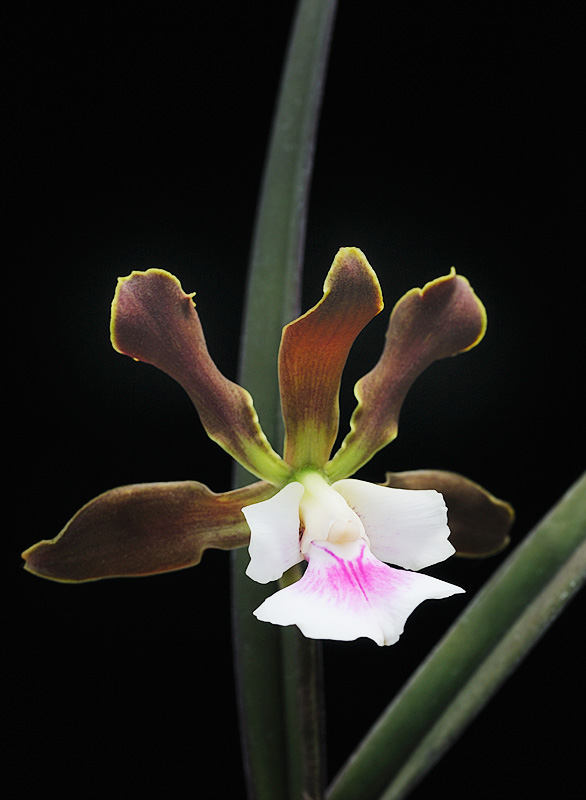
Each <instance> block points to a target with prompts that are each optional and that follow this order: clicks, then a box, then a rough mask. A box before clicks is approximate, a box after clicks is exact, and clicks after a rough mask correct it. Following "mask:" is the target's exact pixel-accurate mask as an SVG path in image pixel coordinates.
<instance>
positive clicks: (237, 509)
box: [22, 481, 276, 582]
mask: <svg viewBox="0 0 586 800" xmlns="http://www.w3.org/2000/svg"><path fill="white" fill-rule="evenodd" d="M275 491H276V489H275V488H274V487H273V486H271V485H270V484H268V483H265V482H264V481H261V482H258V483H253V484H251V485H250V486H246V487H244V488H243V489H236V490H235V491H233V492H225V493H224V494H215V493H214V492H212V491H210V490H209V489H208V488H207V487H206V486H204V485H203V484H202V483H197V482H195V481H178V482H174V483H144V484H137V485H135V486H121V487H119V488H117V489H112V490H111V491H109V492H105V493H104V494H101V495H99V496H98V497H96V498H95V499H94V500H91V501H90V502H89V503H88V504H87V505H85V506H84V507H83V508H81V509H80V510H79V511H78V512H77V514H76V515H75V516H74V517H73V518H72V519H71V520H70V521H69V522H68V523H67V525H66V526H65V528H64V529H63V530H62V531H61V533H60V534H59V535H58V536H57V537H55V539H50V540H44V541H41V542H38V543H37V544H35V545H33V546H32V547H30V548H29V549H28V550H26V551H25V552H24V553H23V554H22V555H23V558H24V559H25V561H26V564H25V569H27V570H29V571H30V572H32V573H34V574H36V575H40V576H41V577H43V578H50V579H52V580H56V581H65V582H78V581H92V580H97V579H98V578H109V577H116V576H118V577H122V576H128V577H129V576H139V575H153V574H155V573H157V572H170V571H171V570H177V569H184V568H185V567H191V566H193V565H194V564H197V563H199V561H200V559H201V557H202V554H203V551H204V550H205V549H206V548H208V547H215V548H219V549H220V550H230V549H232V548H235V547H244V546H245V545H247V544H248V541H249V538H250V531H249V529H248V525H247V523H246V520H245V518H244V515H243V514H242V511H241V509H242V508H243V507H244V506H247V505H251V504H252V503H257V502H260V501H261V500H267V499H268V498H269V497H271V496H272V495H273V494H274V493H275Z"/></svg>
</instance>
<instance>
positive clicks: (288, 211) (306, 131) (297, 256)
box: [232, 0, 336, 800]
mask: <svg viewBox="0 0 586 800" xmlns="http://www.w3.org/2000/svg"><path fill="white" fill-rule="evenodd" d="M335 10H336V2H335V0H302V2H300V4H299V7H298V11H297V16H296V19H295V23H294V28H293V32H292V36H291V41H290V45H289V50H288V53H287V57H286V62H285V69H284V73H283V79H282V84H281V87H280V93H279V100H278V105H277V109H276V114H275V119H274V123H273V131H272V136H271V142H270V146H269V152H268V157H267V162H266V165H265V172H264V178H263V183H262V189H261V197H260V201H259V207H258V210H257V220H256V229H255V233H254V241H253V247H252V253H251V259H250V272H249V279H248V287H247V298H246V307H245V319H244V327H243V334H242V345H241V358H240V375H239V378H240V382H241V383H242V385H243V386H244V387H245V388H247V389H248V390H249V391H250V392H252V393H253V394H254V396H255V397H256V398H257V403H256V406H257V411H258V414H259V418H260V420H261V423H262V425H263V428H264V430H265V431H266V433H267V436H268V437H269V439H270V440H271V441H272V443H273V445H274V446H278V445H279V444H280V441H281V439H282V435H283V429H282V421H281V413H280V399H279V387H278V382H277V369H276V365H277V353H278V347H279V341H280V336H281V329H282V328H283V326H284V325H285V324H286V323H288V322H290V321H291V320H292V319H293V318H294V317H296V316H297V314H298V305H299V295H300V285H301V271H302V258H303V249H304V243H305V225H306V218H307V205H308V194H309V181H310V176H311V172H312V164H313V153H314V147H315V138H316V131H317V120H318V117H319V110H320V105H321V97H322V92H323V85H324V80H325V72H326V62H327V57H328V52H329V44H330V40H331V34H332V28H333V23H334V16H335ZM249 481H250V477H249V476H248V474H247V473H246V472H245V471H244V470H243V469H242V468H239V467H237V468H236V471H235V486H242V485H244V484H246V483H248V482H249ZM247 563H248V554H247V552H246V551H238V550H237V551H235V552H234V553H233V555H232V593H233V630H234V648H235V660H236V677H237V685H238V697H239V705H240V716H241V727H242V733H243V737H244V741H243V746H244V751H245V753H244V754H245V768H246V772H247V782H248V791H249V795H250V797H251V798H254V800H289V798H290V800H293V798H295V800H297V799H298V798H300V797H302V796H303V793H304V792H305V793H306V795H307V796H311V797H312V798H313V799H314V800H318V798H319V797H321V796H322V790H321V783H322V775H321V766H320V753H319V741H320V732H319V713H318V708H317V705H318V700H317V694H318V693H317V689H316V686H317V680H318V662H319V652H318V644H317V643H316V642H314V641H310V640H306V639H304V638H303V637H302V636H301V634H300V633H299V632H298V631H297V630H280V629H277V628H275V627H273V626H270V625H259V624H258V621H257V620H256V619H255V617H253V615H252V611H253V610H254V609H255V608H257V607H258V606H259V605H260V603H261V602H262V601H263V600H264V599H265V597H266V596H267V592H268V591H270V590H269V589H268V588H267V586H263V585H261V584H258V583H254V582H253V581H251V580H250V579H249V578H248V577H247V576H246V575H245V569H246V566H247ZM302 674H303V680H302V679H301V676H302ZM300 686H304V687H305V690H304V692H303V697H302V701H301V702H298V699H297V691H298V687H300Z"/></svg>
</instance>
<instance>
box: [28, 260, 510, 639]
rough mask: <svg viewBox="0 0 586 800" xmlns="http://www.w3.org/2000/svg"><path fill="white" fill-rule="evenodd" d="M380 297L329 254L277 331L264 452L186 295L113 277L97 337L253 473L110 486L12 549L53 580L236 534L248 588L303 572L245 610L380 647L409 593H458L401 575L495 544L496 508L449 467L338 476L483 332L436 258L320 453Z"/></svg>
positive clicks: (352, 468) (504, 516) (397, 313)
mask: <svg viewBox="0 0 586 800" xmlns="http://www.w3.org/2000/svg"><path fill="white" fill-rule="evenodd" d="M382 308H383V302H382V294H381V289H380V286H379V282H378V279H377V277H376V274H375V273H374V271H373V269H372V268H371V266H370V265H369V263H368V261H367V260H366V258H365V256H364V254H363V253H362V252H361V251H360V250H358V249H357V248H353V247H345V248H341V249H340V250H339V252H338V253H337V255H336V258H335V260H334V262H333V265H332V267H331V269H330V271H329V273H328V275H327V278H326V281H325V285H324V295H323V298H322V299H321V300H320V302H319V303H317V305H316V306H314V307H313V308H312V309H310V310H309V311H308V312H307V313H305V314H304V315H303V316H301V317H300V318H299V319H297V320H295V321H293V322H291V323H290V324H289V325H287V326H285V328H284V329H283V334H282V340H281V347H280V351H279V364H278V368H279V386H280V393H281V407H282V413H283V421H284V430H285V444H284V452H283V456H282V457H281V456H280V455H278V453H277V452H276V451H275V450H274V449H273V448H272V446H271V445H270V443H269V442H268V440H267V438H266V437H265V435H264V433H263V431H262V429H261V427H260V424H259V421H258V417H257V414H256V412H255V409H254V406H253V402H252V398H251V397H250V395H249V393H248V392H247V391H246V390H245V389H244V388H242V387H241V386H239V385H237V384H236V383H233V382H232V381H230V380H228V379H227V378H225V377H224V376H223V375H222V374H221V373H220V371H219V370H218V369H217V367H216V365H215V364H214V362H213V360H212V358H211V356H210V354H209V352H208V349H207V346H206V343H205V339H204V335H203V331H202V327H201V324H200V321H199V317H198V314H197V311H196V309H195V304H194V302H193V294H186V293H185V292H184V291H183V289H182V288H181V285H180V283H179V281H178V280H177V278H175V277H174V276H173V275H171V274H170V273H168V272H166V271H163V270H159V269H149V270H147V271H146V272H132V274H131V275H129V276H128V277H125V278H121V279H120V280H119V282H118V286H117V289H116V293H115V297H114V301H113V304H112V322H111V337H112V343H113V346H114V348H115V349H116V350H117V351H119V352H121V353H124V354H126V355H128V356H131V357H132V358H133V359H135V360H137V361H144V362H147V363H149V364H153V365H154V366H156V367H158V368H159V369H161V370H163V371H164V372H166V373H167V374H168V375H170V376H171V377H172V378H174V379H175V380H176V381H178V382H179V383H180V384H181V385H182V386H183V388H184V389H185V390H186V391H187V393H188V395H189V396H190V398H191V400H192V401H193V404H194V405H195V408H196V409H197V412H198V414H199V417H200V420H201V422H202V424H203V426H204V428H205V430H206V432H207V434H208V435H209V436H210V437H211V438H212V439H213V440H214V441H216V442H217V443H218V444H219V445H220V446H221V447H223V448H224V450H226V451H227V452H228V453H229V454H230V455H231V456H232V457H233V458H235V459H236V460H237V461H238V462H239V463H240V464H242V465H243V466H244V467H245V468H246V469H247V470H248V471H249V472H250V473H251V474H252V475H254V476H256V477H257V478H258V479H259V480H258V481H257V482H255V483H252V484H250V485H249V486H245V487H244V488H241V489H236V490H234V491H230V492H225V493H220V494H216V493H214V492H212V491H210V489H208V488H207V487H206V486H204V485H203V484H201V483H198V482H195V481H180V482H173V483H153V484H141V485H135V486H125V487H119V488H117V489H113V490H111V491H108V492H106V493H104V494H102V495H100V496H99V497H97V498H95V499H94V500H92V501H91V502H90V503H88V504H87V505H85V506H84V507H83V508H82V509H81V510H80V511H79V512H78V513H77V514H76V515H75V516H74V517H73V518H72V519H71V521H70V522H69V523H68V524H67V525H66V527H65V528H64V529H63V531H62V532H61V533H60V534H59V535H58V536H57V537H56V538H55V539H51V540H45V541H42V542H39V543H38V544H36V545H34V546H33V547H31V548H30V549H29V550H27V551H26V552H25V553H24V554H23V556H24V558H25V560H26V568H27V569H28V570H30V571H31V572H33V573H35V574H37V575H41V576H43V577H46V578H51V579H53V580H58V581H68V582H78V581H88V580H96V579H98V578H103V577H113V576H136V575H149V574H154V573H158V572H165V571H170V570H177V569H182V568H185V567H189V566H193V565H195V564H197V563H198V562H199V561H200V559H201V556H202V553H203V551H204V550H205V549H206V548H208V547H214V548H220V549H231V548H235V547H243V546H246V545H248V546H249V553H250V563H249V566H248V568H247V571H246V572H247V575H248V576H249V577H250V578H251V579H253V580H255V581H259V582H261V583H268V582H270V581H276V580H279V579H281V578H282V577H283V576H284V574H285V573H286V572H288V571H289V570H290V569H291V568H292V567H295V566H296V565H298V564H306V565H307V567H306V569H305V571H304V573H303V575H302V577H301V578H300V579H299V580H297V581H295V582H293V583H290V584H289V585H287V586H285V587H284V588H281V589H280V590H278V591H276V592H275V593H274V594H273V595H271V596H270V597H268V599H266V600H265V601H264V602H263V603H262V605H261V606H260V607H259V608H258V609H257V610H256V611H255V615H256V616H257V617H258V619H260V620H263V621H267V622H272V623H275V624H278V625H291V624H295V625H297V626H298V627H299V628H300V630H301V631H302V632H303V633H304V634H305V635H306V636H308V637H312V638H329V639H340V640H351V639H356V638H358V637H369V638H371V639H373V640H374V641H375V642H376V643H378V644H379V645H384V644H393V643H394V642H396V641H397V640H398V638H399V636H400V635H401V633H402V631H403V628H404V625H405V622H406V619H407V618H408V616H409V614H410V613H411V612H412V611H413V610H414V609H415V608H416V607H417V606H418V605H419V604H420V603H421V602H422V601H423V600H426V599H432V598H445V597H449V596H450V595H453V594H456V593H459V592H462V591H463V590H462V589H460V588H459V587H457V586H453V585H452V584H449V583H446V582H444V581H441V580H438V579H436V578H433V577H430V576H428V575H424V574H420V573H419V572H418V571H419V570H421V569H423V568H425V567H428V566H430V565H432V564H435V563H437V562H439V561H443V560H444V559H446V558H448V557H449V556H450V555H452V554H453V553H455V552H456V551H457V552H459V553H461V554H464V555H483V554H488V553H491V552H495V551H497V550H499V549H501V547H503V546H504V544H506V541H507V539H506V537H507V532H508V529H509V527H510V525H511V522H512V511H511V509H510V506H508V504H506V503H503V502H502V501H500V500H497V499H496V498H494V497H493V496H492V495H490V494H489V493H488V492H486V491H485V490H484V489H482V488H481V487H480V486H478V485H477V484H475V483H473V482H472V481H469V480H467V479H465V478H463V477H462V476H459V475H455V474H453V473H448V472H439V471H435V472H432V471H424V472H411V473H388V474H387V480H386V482H385V484H384V485H379V484H373V483H369V482H366V481H362V480H357V479H354V478H351V477H350V476H351V475H353V474H354V473H355V472H356V471H357V470H359V469H360V468H361V467H362V466H363V465H364V464H366V463H367V462H368V460H369V459H370V458H371V457H372V456H373V455H374V454H375V453H376V452H377V451H379V450H380V449H381V448H382V447H384V446H385V445H387V444H388V443H389V442H391V441H392V440H393V439H394V438H395V437H396V435H397V428H398V420H399V413H400V410H401V406H402V403H403V400H404V398H405V395H406V393H407V391H408V389H409V387H410V386H411V384H412V383H413V381H414V380H415V379H416V378H417V376H418V375H419V374H420V373H421V372H422V371H423V370H424V369H425V368H426V367H427V366H428V365H430V364H431V363H432V362H434V361H435V360H437V359H441V358H445V357H447V356H452V355H455V354H457V353H461V352H464V351H466V350H469V349H470V348H472V347H474V345H476V344H477V343H478V341H479V340H480V339H481V338H482V336H483V335H484V331H485V327H486V314H485V311H484V307H483V305H482V303H481V302H480V301H479V300H478V298H477V297H476V295H475V294H474V292H473V290H472V289H471V287H470V284H469V283H468V281H467V280H466V279H465V278H463V277H462V276H460V275H457V274H456V272H455V270H453V269H452V271H451V272H450V274H449V275H446V276H443V277H441V278H438V279H436V280H434V281H432V282H431V283H428V284H427V285H426V286H425V287H424V288H423V289H412V290H411V291H409V292H407V294H405V295H404V296H403V297H402V298H401V300H400V301H399V302H398V303H397V305H396V306H395V308H394V309H393V312H392V314H391V317H390V322H389V327H388V331H387V336H386V344H385V347H384V350H383V353H382V355H381V357H380V359H379V361H378V363H377V364H376V365H375V366H374V368H373V369H372V370H371V371H370V372H369V373H368V374H367V375H365V376H364V377H363V378H361V379H360V380H359V381H358V383H357V384H356V387H355V395H356V398H357V401H358V404H357V407H356V409H355V411H354V413H353V415H352V418H351V421H350V431H349V433H348V434H347V436H346V438H345V439H344V440H343V442H342V444H341V446H340V448H339V449H338V450H337V452H336V453H335V454H333V455H332V452H331V451H332V448H333V446H334V443H335V440H336V437H337V433H338V422H339V406H338V396H339V390H340V381H341V376H342V370H343V368H344V365H345V362H346V359H347V356H348V353H349V350H350V348H351V346H352V344H353V342H354V340H355V339H356V337H357V336H358V334H359V333H360V331H361V330H362V329H363V328H364V326H365V325H366V324H367V323H368V322H369V321H370V320H371V319H372V318H373V317H374V316H375V315H376V314H378V313H379V312H380V311H381V310H382ZM446 503H447V506H446ZM448 509H449V512H448ZM389 564H393V565H394V567H391V566H389ZM287 582H289V581H287Z"/></svg>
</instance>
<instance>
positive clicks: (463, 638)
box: [328, 475, 586, 800]
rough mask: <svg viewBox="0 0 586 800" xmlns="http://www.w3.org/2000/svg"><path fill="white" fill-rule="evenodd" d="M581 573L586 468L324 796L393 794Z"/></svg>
mask: <svg viewBox="0 0 586 800" xmlns="http://www.w3.org/2000/svg"><path fill="white" fill-rule="evenodd" d="M585 580H586V475H584V476H582V478H581V479H580V480H579V481H578V482H577V483H576V484H574V486H573V487H572V488H571V489H570V490H569V491H568V492H567V494H566V495H565V496H564V497H563V498H562V499H561V500H560V501H559V503H558V504H557V505H556V506H555V507H554V508H553V509H552V511H551V512H550V513H549V514H548V516H547V517H545V518H544V519H543V520H542V522H540V523H539V525H538V526H537V527H536V528H535V529H534V530H533V532H532V533H531V534H530V535H529V536H527V538H526V539H525V541H524V542H523V543H522V544H521V545H520V546H519V547H518V548H517V549H516V550H515V551H514V552H513V553H512V554H511V556H509V558H508V559H507V561H505V562H504V564H503V565H502V566H501V567H500V569H499V570H498V571H497V572H496V573H495V574H494V576H493V577H492V578H491V580H490V581H489V582H488V583H487V584H486V586H485V587H484V588H483V589H482V590H481V591H480V592H479V594H478V595H477V597H476V598H475V599H474V601H473V602H472V603H471V604H470V606H469V607H468V608H467V609H466V611H465V612H464V613H463V614H462V616H461V617H460V619H459V620H458V621H457V622H456V623H455V625H454V626H453V627H452V629H451V630H450V631H448V633H447V634H446V636H445V637H444V639H443V640H442V641H441V642H440V644H439V645H438V647H437V648H436V649H435V651H434V652H433V653H432V654H431V655H430V656H429V658H428V659H427V660H426V661H425V662H424V663H423V664H422V666H421V667H420V668H419V670H418V671H417V672H416V673H415V675H414V676H413V677H412V678H411V680H410V681H409V683H407V685H406V686H405V688H404V689H403V690H402V691H401V693H400V694H399V696H398V697H397V698H396V699H395V701H394V702H393V703H392V704H391V705H390V706H389V708H388V709H387V711H386V712H385V713H384V714H383V715H382V717H381V718H380V719H379V721H378V722H377V723H376V725H375V726H374V727H373V729H372V730H371V731H370V733H369V734H368V736H367V737H366V738H365V740H364V741H363V743H362V745H361V746H360V747H359V749H358V750H357V751H356V753H355V754H354V756H353V757H352V759H350V761H349V762H348V765H347V766H346V767H345V768H344V770H343V771H342V772H341V773H340V775H339V776H338V777H337V779H336V780H335V781H334V783H333V785H332V788H331V790H330V792H329V794H328V800H358V798H360V800H400V798H404V797H406V796H407V794H408V792H409V791H410V790H411V789H412V788H413V787H414V786H415V784H416V783H417V782H418V781H419V780H421V778H422V777H423V776H424V775H425V773H426V772H427V771H428V770H429V769H430V768H431V767H432V766H433V764H434V763H435V762H436V761H437V760H438V759H439V758H440V757H441V755H442V754H443V753H444V752H445V750H447V749H448V748H449V747H450V745H451V744H452V743H453V742H454V741H455V739H456V738H457V737H458V735H459V734H460V733H461V732H462V731H463V729H464V728H465V726H466V725H467V724H468V723H469V722H470V721H471V720H472V719H473V718H474V716H476V714H478V712H479V711H480V710H481V709H482V707H483V706H484V705H485V704H486V702H487V701H488V700H489V699H490V697H491V696H492V694H493V693H494V692H495V691H496V689H497V688H498V687H499V686H500V684H501V683H502V682H503V681H504V680H505V679H506V678H507V676H508V675H509V674H510V673H511V672H512V670H513V669H514V668H515V667H516V666H517V664H518V663H520V661H521V660H522V659H523V658H524V657H525V656H526V655H527V653H528V652H529V650H530V649H531V647H532V646H533V645H534V644H535V643H536V642H537V640H538V639H539V638H540V636H541V635H542V634H543V633H544V631H545V630H546V629H547V627H548V626H549V625H550V624H551V623H552V622H553V620H554V619H555V618H556V617H557V615H558V614H559V613H560V611H561V610H562V609H563V607H564V606H565V605H566V604H567V603H568V602H569V600H570V599H571V597H572V596H573V595H574V594H575V593H576V591H577V590H578V588H579V587H580V585H581V584H582V583H583V582H584V581H585Z"/></svg>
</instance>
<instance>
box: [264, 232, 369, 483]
mask: <svg viewBox="0 0 586 800" xmlns="http://www.w3.org/2000/svg"><path fill="white" fill-rule="evenodd" d="M382 307H383V301H382V294H381V290H380V286H379V282H378V279H377V277H376V275H375V273H374V271H373V269H372V267H371V266H370V264H369V263H368V261H367V260H366V258H365V256H364V254H363V253H362V252H361V251H360V250H358V248H356V247H342V248H341V249H340V250H339V251H338V253H337V255H336V258H335V259H334V263H333V264H332V267H331V269H330V271H329V272H328V275H327V277H326V280H325V284H324V296H323V297H322V299H321V300H320V301H319V303H318V304H317V305H316V306H314V307H313V308H312V309H310V310H309V311H307V313H305V314H304V315H303V316H302V317H300V318H299V319H296V320H295V321H294V322H291V323H290V324H289V325H287V326H286V327H285V328H284V329H283V337H282V339H281V348H280V351H279V384H280V390H281V407H282V410H283V419H284V422H285V461H286V462H287V463H289V464H291V465H292V466H294V467H300V466H305V465H312V466H317V467H322V466H323V465H324V464H325V462H326V461H327V459H328V458H329V455H330V451H331V449H332V446H333V444H334V441H335V439H336V435H337V432H338V419H339V406H338V395H339V391H340V380H341V377H342V370H343V369H344V365H345V363H346V359H347V358H348V352H349V351H350V348H351V347H352V344H353V342H354V340H355V339H356V337H357V336H358V334H359V333H360V331H361V330H362V329H363V328H364V326H365V325H366V324H367V323H368V322H370V320H371V319H372V318H373V317H374V316H375V315H376V314H378V313H379V311H381V309H382Z"/></svg>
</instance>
